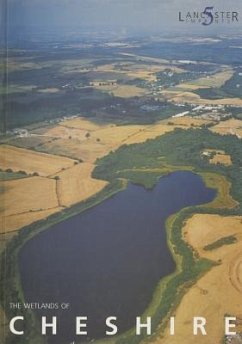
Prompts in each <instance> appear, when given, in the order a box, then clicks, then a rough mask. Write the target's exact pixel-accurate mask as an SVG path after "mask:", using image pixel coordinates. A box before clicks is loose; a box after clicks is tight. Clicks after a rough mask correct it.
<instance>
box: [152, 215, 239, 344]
mask: <svg viewBox="0 0 242 344" xmlns="http://www.w3.org/2000/svg"><path fill="white" fill-rule="evenodd" d="M230 235H233V236H235V237H236V238H237V242H236V243H234V244H231V245H224V246H222V247H220V248H217V249H214V250H212V251H204V250H203V247H204V246H206V245H208V244H211V243H213V242H215V241H217V240H218V239H221V238H224V237H226V236H230ZM184 238H185V240H186V241H187V242H188V243H189V244H190V245H191V246H192V247H193V248H194V249H195V250H196V251H197V252H198V254H199V255H200V256H201V257H204V258H208V259H211V260H213V261H215V262H219V264H218V265H217V266H215V267H213V268H212V269H211V270H210V271H209V272H207V273H206V274H205V275H203V276H202V277H201V278H200V279H199V280H198V281H197V282H196V283H195V284H194V285H193V286H192V287H191V288H190V289H189V290H188V291H187V293H186V294H185V296H183V298H182V300H181V302H180V304H179V306H178V307H177V309H176V311H175V312H174V314H172V315H173V316H175V318H176V328H175V335H174V336H170V335H169V332H168V329H166V330H165V331H164V333H158V335H157V337H156V339H155V340H154V341H153V343H156V344H177V343H179V344H188V343H189V344H190V343H196V344H208V343H215V344H220V343H221V342H222V338H223V336H224V316H225V315H226V314H228V315H231V316H235V317H238V319H241V318H242V308H241V302H240V300H241V297H242V217H241V216H228V217H223V216H220V215H211V214H197V215H194V216H193V217H192V218H190V219H189V220H188V221H187V223H186V225H185V228H184ZM194 316H202V317H205V318H206V319H207V324H206V331H207V336H202V335H198V336H196V337H195V336H194V335H193V333H192V319H193V317H194Z"/></svg>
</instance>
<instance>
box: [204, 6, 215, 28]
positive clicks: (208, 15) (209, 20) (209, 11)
mask: <svg viewBox="0 0 242 344" xmlns="http://www.w3.org/2000/svg"><path fill="white" fill-rule="evenodd" d="M212 10H213V7H206V8H205V10H204V11H203V14H205V15H206V17H205V18H204V22H203V23H202V25H210V24H212V22H213V14H212Z"/></svg>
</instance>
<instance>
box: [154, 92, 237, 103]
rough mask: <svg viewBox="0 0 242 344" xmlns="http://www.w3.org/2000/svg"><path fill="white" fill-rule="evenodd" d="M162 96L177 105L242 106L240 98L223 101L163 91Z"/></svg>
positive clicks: (223, 99) (191, 93) (192, 94)
mask: <svg viewBox="0 0 242 344" xmlns="http://www.w3.org/2000/svg"><path fill="white" fill-rule="evenodd" d="M161 94H162V96H164V97H165V98H166V99H167V100H170V101H172V102H175V103H181V104H184V103H190V104H197V105H235V106H242V99H240V98H222V99H215V100H212V99H203V98H201V97H200V96H199V95H198V94H195V93H193V92H180V91H172V90H169V91H162V93H161Z"/></svg>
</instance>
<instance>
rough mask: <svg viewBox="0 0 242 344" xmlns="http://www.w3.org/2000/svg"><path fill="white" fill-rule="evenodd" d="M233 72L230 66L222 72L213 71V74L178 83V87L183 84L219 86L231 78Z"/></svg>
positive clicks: (199, 86) (197, 86) (198, 86)
mask: <svg viewBox="0 0 242 344" xmlns="http://www.w3.org/2000/svg"><path fill="white" fill-rule="evenodd" d="M233 74H234V72H233V69H232V68H229V69H226V70H224V71H222V72H218V73H215V74H213V75H209V76H207V77H203V78H199V79H197V80H193V81H189V82H187V83H185V84H179V85H178V87H181V86H182V87H184V86H185V85H187V86H189V85H191V86H195V87H196V88H195V89H197V88H201V87H202V88H204V87H206V88H208V87H221V86H223V85H224V83H225V82H226V81H227V80H229V79H230V78H232V76H233Z"/></svg>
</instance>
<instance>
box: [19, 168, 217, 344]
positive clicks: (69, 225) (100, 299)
mask: <svg viewBox="0 0 242 344" xmlns="http://www.w3.org/2000/svg"><path fill="white" fill-rule="evenodd" d="M214 197H215V190H214V189H209V188H207V187H206V186H205V184H204V183H203V181H202V179H201V178H200V177H199V176H198V175H196V174H193V173H191V172H175V173H172V174H170V175H168V176H165V177H162V178H161V179H160V180H159V182H158V183H157V185H156V186H155V188H154V189H153V190H146V189H145V188H143V187H141V186H137V185H133V184H129V185H128V187H127V189H126V190H124V191H122V192H119V193H118V194H116V195H115V196H113V197H112V198H110V199H108V200H106V201H104V202H102V203H101V204H99V205H97V206H95V207H93V208H91V209H89V210H87V211H85V212H83V213H81V214H79V215H77V216H74V217H72V218H70V219H68V220H66V221H64V222H61V223H59V224H57V225H55V226H53V227H51V228H50V229H49V230H47V231H45V232H42V233H40V234H38V235H37V236H35V237H34V238H33V239H31V240H30V241H28V242H27V244H25V246H24V247H23V248H22V249H21V251H20V254H19V266H20V274H21V281H22V286H23V290H24V294H25V298H26V301H29V302H30V301H31V302H40V303H42V302H60V303H61V302H69V303H70V305H71V308H70V310H69V311H58V310H57V311H56V310H54V311H48V312H46V311H45V310H42V311H38V312H37V313H38V315H46V314H48V315H50V316H52V315H57V316H58V335H57V336H52V337H50V339H49V343H58V344H67V343H70V342H71V341H73V340H74V339H75V335H74V331H75V321H74V320H73V319H74V318H75V316H78V315H80V316H88V338H89V339H93V338H101V337H104V334H105V331H106V327H105V318H106V317H108V316H117V318H118V322H117V324H118V326H119V333H120V332H122V331H125V330H127V329H129V328H131V327H132V326H133V325H134V324H135V317H136V316H139V315H141V314H142V313H143V312H144V310H145V309H146V307H147V306H148V304H149V302H150V301H151V298H152V294H153V292H154V290H155V287H156V286H157V284H158V282H159V280H160V279H161V278H162V277H164V276H167V275H168V274H170V273H171V272H173V271H174V269H175V263H174V261H173V259H172V257H171V254H170V251H169V249H168V246H167V242H166V231H165V221H166V219H167V218H168V217H169V216H170V215H171V214H173V213H175V212H177V211H179V210H180V209H181V208H184V207H187V206H191V205H198V204H202V203H206V202H209V201H211V200H212V199H213V198H214ZM79 340H80V337H79Z"/></svg>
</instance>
